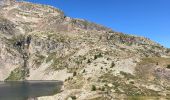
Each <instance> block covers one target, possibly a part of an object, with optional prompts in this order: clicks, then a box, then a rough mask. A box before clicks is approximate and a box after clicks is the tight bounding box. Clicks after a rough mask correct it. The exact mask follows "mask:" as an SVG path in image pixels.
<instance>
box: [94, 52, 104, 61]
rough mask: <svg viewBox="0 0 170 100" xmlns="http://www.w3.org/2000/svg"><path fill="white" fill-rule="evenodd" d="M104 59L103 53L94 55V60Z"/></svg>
mask: <svg viewBox="0 0 170 100" xmlns="http://www.w3.org/2000/svg"><path fill="white" fill-rule="evenodd" d="M100 57H103V56H102V54H101V53H99V54H96V55H94V60H95V59H97V58H100Z"/></svg>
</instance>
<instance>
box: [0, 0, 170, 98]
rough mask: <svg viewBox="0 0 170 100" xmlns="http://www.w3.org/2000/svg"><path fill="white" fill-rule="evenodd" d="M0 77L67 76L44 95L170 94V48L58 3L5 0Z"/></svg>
mask: <svg viewBox="0 0 170 100" xmlns="http://www.w3.org/2000/svg"><path fill="white" fill-rule="evenodd" d="M0 4H1V5H3V6H1V9H0V48H1V49H0V63H1V64H0V79H1V80H22V79H27V80H63V81H65V82H64V83H65V87H64V91H63V92H62V93H60V94H57V95H55V96H52V97H43V98H39V99H40V100H50V99H52V100H56V99H61V100H64V99H68V98H77V99H78V100H84V99H86V100H87V99H88V100H98V98H100V99H101V100H103V99H109V100H110V98H115V97H117V98H125V97H127V96H137V95H140V96H155V95H162V96H167V97H168V96H169V95H170V90H169V88H170V86H169V82H170V74H169V72H170V69H169V67H168V66H169V65H170V59H169V57H170V56H169V49H167V48H164V47H163V46H161V45H159V44H158V43H155V42H153V41H151V40H149V39H147V38H144V37H138V36H132V35H127V34H123V33H119V32H114V31H112V30H111V29H109V28H106V27H104V26H101V25H98V24H95V23H91V22H88V21H85V20H81V19H73V18H70V17H67V16H65V15H64V13H63V12H62V11H60V10H58V9H56V8H53V7H51V6H46V5H39V4H32V3H28V2H16V1H13V0H9V1H7V0H4V1H3V0H1V1H0Z"/></svg>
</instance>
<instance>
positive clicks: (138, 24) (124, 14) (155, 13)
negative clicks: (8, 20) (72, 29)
mask: <svg viewBox="0 0 170 100" xmlns="http://www.w3.org/2000/svg"><path fill="white" fill-rule="evenodd" d="M26 1H30V2H34V3H40V4H48V5H51V6H54V7H56V8H59V9H61V10H62V11H64V12H65V14H66V16H69V17H73V18H81V19H86V20H89V21H91V22H95V23H98V24H101V25H104V26H107V27H109V28H112V29H113V30H115V31H118V32H124V33H128V34H135V35H139V36H144V37H148V38H150V39H152V40H154V41H156V42H158V43H160V44H162V45H164V46H165V47H169V48H170V0H26Z"/></svg>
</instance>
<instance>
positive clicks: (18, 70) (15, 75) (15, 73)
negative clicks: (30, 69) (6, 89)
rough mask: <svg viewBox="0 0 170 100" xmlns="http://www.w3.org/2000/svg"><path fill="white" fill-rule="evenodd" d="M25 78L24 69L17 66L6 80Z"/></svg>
mask: <svg viewBox="0 0 170 100" xmlns="http://www.w3.org/2000/svg"><path fill="white" fill-rule="evenodd" d="M23 78H24V71H23V70H22V68H20V67H19V68H16V69H14V70H13V71H12V72H11V73H10V75H9V77H8V78H7V79H5V81H17V80H22V79H23Z"/></svg>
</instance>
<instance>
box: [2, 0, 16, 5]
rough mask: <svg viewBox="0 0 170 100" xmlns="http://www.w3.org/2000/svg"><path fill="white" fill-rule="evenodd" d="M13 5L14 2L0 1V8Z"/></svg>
mask: <svg viewBox="0 0 170 100" xmlns="http://www.w3.org/2000/svg"><path fill="white" fill-rule="evenodd" d="M14 3H15V0H0V6H6V5H11V4H14Z"/></svg>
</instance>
